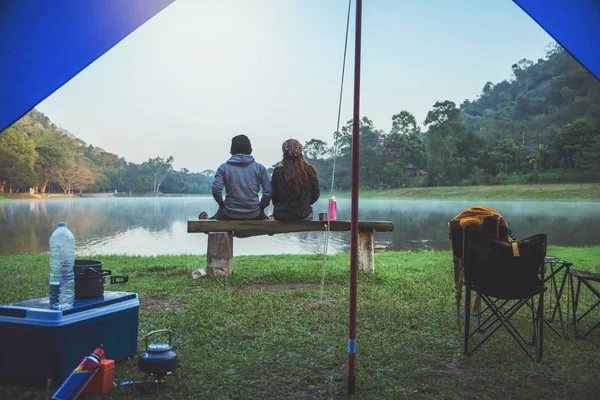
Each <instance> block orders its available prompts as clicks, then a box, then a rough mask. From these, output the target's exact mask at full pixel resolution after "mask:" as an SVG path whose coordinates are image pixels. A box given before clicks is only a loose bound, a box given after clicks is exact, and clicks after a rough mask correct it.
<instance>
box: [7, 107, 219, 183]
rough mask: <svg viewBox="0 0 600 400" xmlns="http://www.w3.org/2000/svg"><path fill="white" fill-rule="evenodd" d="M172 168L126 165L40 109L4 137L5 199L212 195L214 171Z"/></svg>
mask: <svg viewBox="0 0 600 400" xmlns="http://www.w3.org/2000/svg"><path fill="white" fill-rule="evenodd" d="M172 164H173V157H164V158H163V157H154V158H149V159H148V161H146V162H144V163H142V164H136V163H131V162H127V161H126V160H125V159H124V158H122V157H119V156H118V155H116V154H113V153H110V152H107V151H105V150H103V149H101V148H99V147H94V146H92V145H88V144H86V143H85V142H83V141H82V140H80V139H78V138H77V137H76V136H75V135H73V134H72V133H70V132H69V131H67V130H66V129H63V128H59V127H57V126H56V125H54V124H53V123H52V122H51V121H50V119H49V118H48V117H47V116H46V115H44V114H43V113H41V112H39V111H38V110H36V109H33V110H31V111H30V112H28V113H27V114H26V115H25V116H23V117H22V118H21V119H20V120H18V121H17V122H15V123H14V124H13V125H12V126H11V127H10V128H8V129H6V130H4V131H3V132H0V193H1V192H10V193H23V192H32V193H42V194H43V193H50V192H59V193H81V192H84V191H87V192H111V193H113V192H115V191H117V192H133V193H159V192H161V193H182V194H197V193H210V187H211V184H212V181H213V177H214V171H210V170H207V171H203V172H201V173H192V172H190V171H188V170H187V169H185V168H182V169H181V170H179V171H174V170H173V168H172Z"/></svg>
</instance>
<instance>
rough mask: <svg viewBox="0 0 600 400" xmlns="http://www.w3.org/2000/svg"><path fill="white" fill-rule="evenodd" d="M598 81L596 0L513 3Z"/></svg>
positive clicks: (599, 14) (599, 6) (599, 10)
mask: <svg viewBox="0 0 600 400" xmlns="http://www.w3.org/2000/svg"><path fill="white" fill-rule="evenodd" d="M514 2H515V3H517V4H518V5H519V7H521V9H523V11H525V12H526V13H527V14H528V15H529V16H530V17H531V18H533V20H534V21H535V22H537V23H538V24H539V25H540V26H541V27H542V28H544V30H545V31H546V32H548V34H549V35H550V36H552V37H553V38H554V40H556V41H557V42H558V43H559V44H560V45H561V46H562V47H563V48H564V49H565V50H567V51H568V52H569V53H571V55H572V56H573V57H575V59H576V60H577V61H579V62H580V63H581V64H582V65H583V66H584V67H586V68H587V69H588V70H589V71H590V72H591V73H592V74H594V76H595V77H596V78H598V79H600V44H599V43H598V42H599V41H600V0H571V1H568V0H514Z"/></svg>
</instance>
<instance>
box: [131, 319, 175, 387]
mask: <svg viewBox="0 0 600 400" xmlns="http://www.w3.org/2000/svg"><path fill="white" fill-rule="evenodd" d="M164 332H167V333H168V334H169V344H166V343H152V344H148V338H149V337H150V336H153V335H156V334H159V333H164ZM144 340H145V341H146V351H144V352H143V353H142V354H140V355H139V358H138V368H139V370H140V371H141V372H144V373H146V374H149V375H154V376H156V377H159V378H164V377H166V376H167V375H171V374H172V373H174V372H175V368H177V353H175V349H176V348H177V346H173V345H171V331H170V330H169V329H161V330H158V331H153V332H150V333H149V334H147V335H146V336H145V337H144Z"/></svg>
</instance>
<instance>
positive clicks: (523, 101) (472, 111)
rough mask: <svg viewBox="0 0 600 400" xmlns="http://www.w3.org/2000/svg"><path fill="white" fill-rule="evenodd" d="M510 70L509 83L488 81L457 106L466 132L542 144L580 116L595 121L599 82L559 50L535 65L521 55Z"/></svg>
mask: <svg viewBox="0 0 600 400" xmlns="http://www.w3.org/2000/svg"><path fill="white" fill-rule="evenodd" d="M512 70H513V74H514V76H513V79H512V80H511V81H507V80H505V81H502V82H499V83H496V84H494V83H492V82H488V83H486V84H485V86H484V87H483V90H482V92H481V95H480V96H478V98H477V99H476V100H474V101H468V100H466V101H465V102H464V103H462V104H461V106H460V111H461V120H462V121H463V122H464V123H465V124H466V125H467V127H468V129H469V131H470V132H474V133H478V134H479V136H480V137H481V138H483V139H485V140H486V141H487V142H488V143H490V144H495V143H497V142H499V141H500V140H503V139H507V138H513V139H514V140H515V141H516V142H517V143H520V144H523V142H525V143H527V144H547V143H548V142H549V141H551V140H552V139H554V138H555V137H556V135H557V134H558V133H559V132H560V131H561V130H562V129H563V128H564V127H565V126H566V125H567V124H569V123H571V122H574V121H575V120H577V119H579V118H582V119H586V120H588V121H589V122H591V123H597V122H598V121H600V82H598V80H597V79H596V78H595V77H594V76H593V75H592V74H590V73H589V72H588V71H587V70H586V69H585V68H583V67H582V66H581V65H580V64H579V63H578V62H577V61H576V60H575V59H573V57H571V56H570V55H569V54H568V53H567V52H565V51H563V50H562V49H560V48H557V47H554V48H552V49H551V50H550V51H549V52H548V55H547V58H546V59H539V60H538V61H537V62H535V63H534V62H533V61H530V60H525V59H523V60H521V61H519V62H518V63H516V64H514V65H513V66H512Z"/></svg>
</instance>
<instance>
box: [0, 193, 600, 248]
mask: <svg viewBox="0 0 600 400" xmlns="http://www.w3.org/2000/svg"><path fill="white" fill-rule="evenodd" d="M475 204H477V205H484V206H488V207H492V208H494V209H496V210H498V211H499V212H500V213H502V214H503V215H504V216H505V217H506V218H507V219H508V221H509V223H510V225H511V227H512V228H513V229H514V230H515V233H516V234H517V236H518V237H519V238H525V237H527V236H530V235H533V234H535V233H546V234H547V235H548V239H549V242H550V243H551V244H555V245H569V246H572V245H599V244H600V229H598V226H599V224H600V203H596V202H577V203H565V202H557V203H552V202H499V201H481V202H472V201H436V200H431V201H429V200H365V201H361V206H360V217H361V219H365V220H379V221H384V220H387V221H394V222H395V223H396V229H395V231H394V232H390V233H379V234H376V235H375V241H376V243H377V244H384V245H387V246H389V247H391V248H392V249H395V250H405V249H410V250H423V249H448V248H449V246H450V242H449V240H448V229H447V222H448V221H449V220H450V219H451V218H452V217H454V216H455V215H456V214H458V213H459V212H460V211H461V210H463V209H464V208H466V207H468V206H471V205H475ZM326 209H327V201H326V200H321V201H319V202H318V203H317V204H316V206H315V214H317V213H319V212H325V211H326ZM201 210H206V211H208V212H209V214H210V213H213V212H215V211H216V205H215V203H214V201H213V200H212V198H210V197H181V198H87V199H52V200H31V201H25V200H9V201H0V254H40V253H45V252H47V251H48V239H49V237H50V235H51V234H52V232H53V230H54V229H55V227H56V225H57V223H58V222H59V221H67V222H68V223H69V228H70V229H71V230H72V231H73V233H74V234H75V237H76V239H77V254H78V255H80V256H81V255H89V254H113V253H116V254H140V255H157V254H181V253H189V254H203V253H205V251H206V241H207V236H206V235H204V234H188V233H187V220H188V219H193V218H196V217H197V215H198V214H199V212H200V211H201ZM268 211H269V210H268ZM338 215H339V218H340V219H348V218H349V216H350V202H349V201H347V200H339V201H338ZM329 243H330V245H329V252H330V253H331V254H333V253H340V252H347V251H348V249H349V234H348V233H332V236H331V238H330V242H329ZM322 250H323V233H322V232H303V233H296V234H282V235H275V236H271V237H270V236H261V237H254V238H247V239H236V243H235V246H234V251H235V254H236V255H241V254H285V253H297V254H310V253H320V252H321V251H322Z"/></svg>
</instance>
